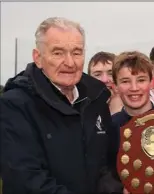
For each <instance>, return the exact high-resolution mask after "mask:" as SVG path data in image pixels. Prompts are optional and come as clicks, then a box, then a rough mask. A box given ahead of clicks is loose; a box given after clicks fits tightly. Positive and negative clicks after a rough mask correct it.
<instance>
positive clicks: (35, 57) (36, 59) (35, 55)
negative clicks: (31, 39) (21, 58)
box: [32, 48, 42, 69]
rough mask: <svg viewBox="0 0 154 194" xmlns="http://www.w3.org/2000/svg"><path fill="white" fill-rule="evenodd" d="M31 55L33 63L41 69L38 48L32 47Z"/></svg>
mask: <svg viewBox="0 0 154 194" xmlns="http://www.w3.org/2000/svg"><path fill="white" fill-rule="evenodd" d="M32 57H33V61H34V62H35V64H36V65H37V67H38V68H39V69H41V68H42V63H41V52H40V51H39V49H37V48H35V49H33V52H32Z"/></svg>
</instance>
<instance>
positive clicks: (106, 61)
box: [88, 51, 123, 114]
mask: <svg viewBox="0 0 154 194" xmlns="http://www.w3.org/2000/svg"><path fill="white" fill-rule="evenodd" d="M114 59H115V55H114V54H113V53H108V52H103V51H102V52H98V53H96V54H95V55H94V56H93V57H92V58H91V59H90V61H89V64H88V74H89V75H91V76H92V77H94V78H96V79H98V80H100V81H102V82H103V83H105V85H106V86H107V88H108V89H109V90H110V91H111V94H112V95H111V98H110V100H109V101H108V103H109V108H110V112H111V114H114V113H116V112H119V111H120V110H121V109H122V107H123V104H122V101H121V99H120V97H119V94H118V92H117V91H116V89H115V87H114V83H113V78H112V65H113V61H114Z"/></svg>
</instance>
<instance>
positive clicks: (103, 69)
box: [90, 61, 113, 90]
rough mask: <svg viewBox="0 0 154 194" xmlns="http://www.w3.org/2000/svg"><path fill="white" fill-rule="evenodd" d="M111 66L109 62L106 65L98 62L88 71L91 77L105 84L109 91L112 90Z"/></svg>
mask: <svg viewBox="0 0 154 194" xmlns="http://www.w3.org/2000/svg"><path fill="white" fill-rule="evenodd" d="M112 65H113V63H112V62H111V61H108V63H102V62H98V63H96V64H93V65H92V67H91V71H90V75H91V76H92V77H95V78H96V79H98V80H100V81H102V82H103V83H105V85H106V86H107V87H108V89H110V90H112V87H113V78H112Z"/></svg>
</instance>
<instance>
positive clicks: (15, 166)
mask: <svg viewBox="0 0 154 194" xmlns="http://www.w3.org/2000/svg"><path fill="white" fill-rule="evenodd" d="M24 106H26V105H24V104H20V106H19V105H18V102H12V101H9V100H6V99H3V98H1V99H0V110H1V113H0V127H1V128H0V130H1V163H2V179H3V194H73V193H72V192H71V191H68V190H67V188H66V187H65V186H64V185H58V184H57V183H56V179H55V178H54V177H53V176H52V175H51V174H50V173H49V171H48V167H47V162H46V160H45V156H44V152H43V150H42V148H41V146H40V144H39V141H38V139H37V136H36V135H35V134H34V133H33V129H32V128H33V127H34V126H33V125H32V124H31V123H30V122H29V119H28V116H27V115H26V114H25V112H24V110H25V108H26V107H24ZM23 107H24V108H23Z"/></svg>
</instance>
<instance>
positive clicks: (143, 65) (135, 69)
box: [112, 51, 153, 84]
mask: <svg viewBox="0 0 154 194" xmlns="http://www.w3.org/2000/svg"><path fill="white" fill-rule="evenodd" d="M123 67H128V68H130V69H131V70H132V74H133V75H135V74H138V73H139V72H147V73H148V74H149V78H150V80H152V70H153V66H152V63H151V61H150V59H149V58H148V56H146V55H145V54H143V53H140V52H138V51H132V52H123V53H121V54H119V55H118V56H117V57H116V58H115V60H114V63H113V66H112V75H113V80H114V82H115V84H117V74H118V72H119V71H120V69H121V68H123Z"/></svg>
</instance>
